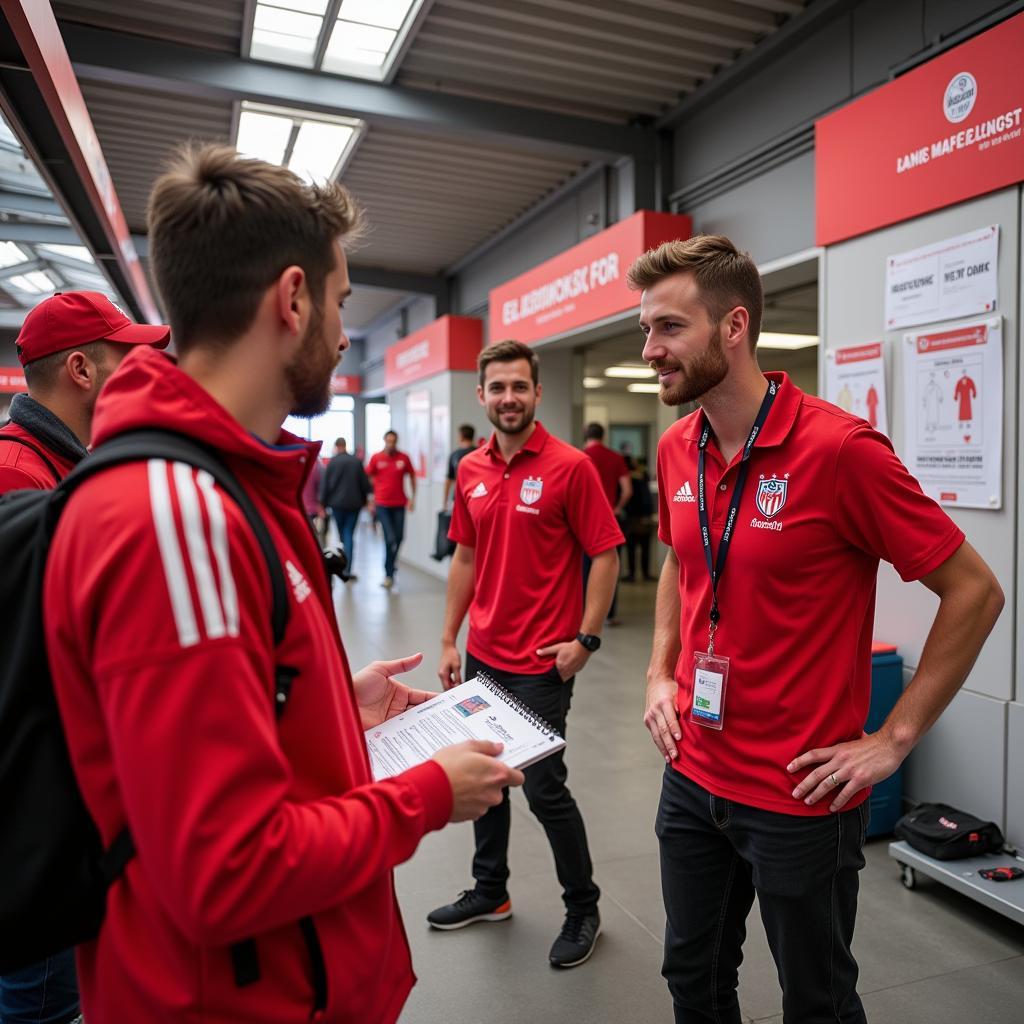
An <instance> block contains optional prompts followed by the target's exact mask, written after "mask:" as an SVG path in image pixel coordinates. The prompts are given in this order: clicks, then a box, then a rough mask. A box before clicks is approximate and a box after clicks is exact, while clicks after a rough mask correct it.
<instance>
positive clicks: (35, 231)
mask: <svg viewBox="0 0 1024 1024" xmlns="http://www.w3.org/2000/svg"><path fill="white" fill-rule="evenodd" d="M0 242H28V243H34V242H37V243H40V244H42V245H47V244H49V245H81V244H82V239H81V238H79V237H78V234H77V232H75V231H74V229H72V228H66V227H63V226H62V225H60V224H25V223H22V222H15V221H6V222H5V221H0Z"/></svg>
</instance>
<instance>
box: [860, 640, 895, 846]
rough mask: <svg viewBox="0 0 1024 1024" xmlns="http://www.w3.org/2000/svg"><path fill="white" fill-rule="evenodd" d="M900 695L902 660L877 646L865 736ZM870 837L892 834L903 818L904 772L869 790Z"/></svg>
mask: <svg viewBox="0 0 1024 1024" xmlns="http://www.w3.org/2000/svg"><path fill="white" fill-rule="evenodd" d="M902 693H903V659H902V658H901V657H900V656H899V655H898V654H897V653H896V648H895V647H890V646H888V645H885V644H876V645H875V647H874V651H873V653H872V655H871V706H870V708H869V709H868V721H867V725H866V726H865V727H864V728H865V730H866V731H867V732H877V731H878V729H880V728H881V726H882V723H883V722H884V721H885V720H886V718H887V717H888V716H889V712H890V711H892V709H893V706H894V705H895V704H896V701H898V700H899V699H900V695H901V694H902ZM870 806H871V821H870V823H869V825H868V835H869V836H884V835H889V834H891V832H892V830H893V829H894V828H895V827H896V822H897V821H898V820H899V818H900V816H901V815H902V814H903V768H902V767H900V768H897V769H896V772H895V773H894V774H893V775H891V776H890V777H889V778H888V779H886V780H885V781H884V782H879V783H878V784H877V785H876V786H875V787H874V788H873V789H872V790H871V800H870Z"/></svg>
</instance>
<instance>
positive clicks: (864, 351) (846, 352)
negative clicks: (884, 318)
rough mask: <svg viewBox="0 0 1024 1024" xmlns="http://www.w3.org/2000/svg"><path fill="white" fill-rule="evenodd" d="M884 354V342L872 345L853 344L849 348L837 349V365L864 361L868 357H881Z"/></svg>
mask: <svg viewBox="0 0 1024 1024" xmlns="http://www.w3.org/2000/svg"><path fill="white" fill-rule="evenodd" d="M881 355H882V343H881V342H879V341H876V342H874V343H873V344H871V345H851V346H850V347H849V348H840V349H836V365H837V366H845V365H846V364H847V363H862V362H864V360H866V359H879V358H881Z"/></svg>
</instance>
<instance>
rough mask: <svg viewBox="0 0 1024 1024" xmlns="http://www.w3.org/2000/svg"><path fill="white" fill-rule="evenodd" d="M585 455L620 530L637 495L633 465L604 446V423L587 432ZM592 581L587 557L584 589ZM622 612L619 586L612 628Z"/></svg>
mask: <svg viewBox="0 0 1024 1024" xmlns="http://www.w3.org/2000/svg"><path fill="white" fill-rule="evenodd" d="M583 438H584V442H585V443H584V446H583V452H584V454H585V455H586V456H587V457H588V458H589V459H590V461H591V462H593V463H594V468H595V469H596V470H597V475H598V477H599V478H600V480H601V489H602V490H603V491H604V496H605V498H606V499H607V501H608V504H609V505H610V506H611V509H612V514H613V515H614V516H615V520H616V522H617V523H618V524H619V528H620V529H621V528H623V527H624V526H625V519H624V509H625V507H626V503H627V502H628V501H629V499H630V497H631V496H632V494H633V481H632V479H631V477H630V475H629V465H628V464H627V462H626V460H625V458H624V457H623V456H622V455H620V454H619V453H618V452H616V451H613V450H612V449H611V448H609V447H608V446H607V445H606V444H605V443H604V427H602V426H601V424H600V423H588V424H587V426H586V428H585V429H584V431H583ZM589 577H590V559H589V558H588V557H587V556H586V555H584V556H583V586H584V589H585V588H586V586H587V580H588V578H589ZM618 609H619V585H618V581H616V583H615V593H614V594H613V595H612V603H611V607H610V608H609V609H608V625H609V626H617V625H618V624H619V620H618V617H617V613H618Z"/></svg>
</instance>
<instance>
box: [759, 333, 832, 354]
mask: <svg viewBox="0 0 1024 1024" xmlns="http://www.w3.org/2000/svg"><path fill="white" fill-rule="evenodd" d="M817 344H818V336H817V335H816V334H774V333H772V332H771V331H768V332H766V333H764V334H762V335H761V336H760V337H759V338H758V339H757V347H758V348H777V349H787V350H789V351H793V350H795V349H800V348H812V347H813V346H815V345H817Z"/></svg>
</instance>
